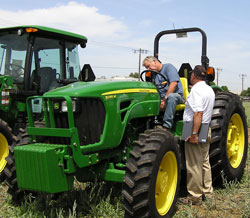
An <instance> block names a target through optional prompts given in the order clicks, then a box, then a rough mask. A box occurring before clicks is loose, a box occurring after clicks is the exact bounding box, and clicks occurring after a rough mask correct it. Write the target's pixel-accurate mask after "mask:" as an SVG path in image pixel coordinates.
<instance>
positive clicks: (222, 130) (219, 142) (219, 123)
mask: <svg viewBox="0 0 250 218" xmlns="http://www.w3.org/2000/svg"><path fill="white" fill-rule="evenodd" d="M234 118H236V120H234ZM230 121H231V122H230ZM234 121H236V122H235V123H234ZM232 124H233V125H234V126H236V128H234V126H233V127H232ZM235 124H236V125H235ZM210 126H211V130H212V137H211V144H210V164H211V168H212V175H213V181H214V184H216V185H222V182H223V178H225V179H226V180H227V181H228V182H229V181H239V180H240V179H241V177H242V175H243V173H244V168H245V165H246V159H247V149H248V129H247V121H246V116H245V109H244V107H243V105H242V102H241V101H240V98H239V96H238V95H235V94H233V93H230V92H217V93H216V98H215V104H214V109H213V115H212V120H211V125H210ZM236 134H239V135H240V136H241V140H240V141H239V144H238V145H239V147H240V148H241V151H242V152H241V153H242V154H240V155H238V159H237V160H236V162H235V163H237V164H236V165H234V162H233V159H232V157H234V156H232V155H231V153H230V146H231V144H235V143H236V142H233V141H230V140H231V138H233V139H234V138H236V139H238V138H237V135H236ZM236 154H237V153H236ZM235 157H237V156H235Z"/></svg>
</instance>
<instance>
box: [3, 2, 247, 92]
mask: <svg viewBox="0 0 250 218" xmlns="http://www.w3.org/2000/svg"><path fill="white" fill-rule="evenodd" d="M249 9H250V1H249V0H238V1H233V0H230V1H229V0H209V1H205V0H189V1H187V0H126V1H121V0H120V1H119V0H105V1H103V0H82V1H80V0H75V1H67V0H43V1H33V0H22V1H20V0H7V1H1V7H0V27H6V26H15V25H29V24H33V25H43V26H49V27H54V28H59V29H63V30H67V31H72V32H75V33H78V34H82V35H85V36H86V37H87V38H88V44H87V47H86V48H85V49H84V50H82V51H81V52H80V54H81V59H80V61H81V65H83V64H85V63H89V64H91V66H92V68H93V70H94V72H95V74H96V75H97V77H100V76H106V77H107V78H109V77H111V76H114V75H121V76H128V75H129V74H130V73H131V72H138V65H139V53H138V52H136V53H134V51H138V49H140V48H142V49H144V50H147V54H142V59H143V58H144V57H145V56H146V55H153V49H154V48H153V43H154V37H155V35H156V34H157V33H158V32H160V31H162V30H169V29H173V28H176V29H179V28H189V27H199V28H201V29H203V30H204V31H205V32H206V34H207V38H208V43H207V44H208V48H207V55H208V57H209V59H210V65H211V66H213V67H214V68H215V69H217V68H219V69H222V71H220V73H219V78H218V81H219V85H220V86H222V85H227V86H228V88H229V89H230V90H231V91H241V89H242V79H241V78H242V75H246V76H244V89H247V88H248V87H250V73H249V71H250V70H249V64H250V15H249V14H250V13H249ZM160 42H161V43H160V59H161V60H162V62H164V63H167V62H169V63H172V64H174V65H175V66H176V68H177V69H179V67H180V66H181V63H183V62H190V64H191V66H192V67H194V66H195V65H196V64H200V60H201V35H200V34H199V33H191V34H188V37H187V38H182V39H176V38H175V36H173V35H170V36H167V37H164V38H163V39H162V40H161V41H160ZM143 69H144V68H143V67H141V70H143ZM215 82H217V79H216V80H215Z"/></svg>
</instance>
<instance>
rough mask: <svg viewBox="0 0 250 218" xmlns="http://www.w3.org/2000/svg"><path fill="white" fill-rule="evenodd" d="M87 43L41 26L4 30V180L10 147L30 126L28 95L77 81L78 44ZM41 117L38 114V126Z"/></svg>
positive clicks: (0, 127)
mask: <svg viewBox="0 0 250 218" xmlns="http://www.w3.org/2000/svg"><path fill="white" fill-rule="evenodd" d="M86 42H87V39H86V38H85V37H84V36H80V35H77V34H73V33H69V32H65V31H61V30H56V29H52V28H46V27H41V26H18V27H8V28H1V29H0V181H2V180H3V179H4V175H5V173H4V172H3V171H4V169H5V166H6V164H7V160H6V158H7V159H8V156H9V148H8V146H9V145H15V143H16V137H15V136H17V135H18V134H20V131H19V130H20V128H22V129H25V127H26V125H27V112H26V99H27V97H29V96H32V95H42V94H43V93H45V92H47V91H49V90H51V89H54V88H57V87H60V86H63V85H66V84H68V83H70V82H75V81H77V80H78V77H79V73H80V71H81V70H80V65H79V57H78V48H77V47H78V45H81V46H82V47H85V45H86ZM39 104H40V102H39V100H37V101H36V102H34V105H33V107H37V106H38V105H39ZM41 120H42V117H39V116H37V117H36V121H37V122H36V124H37V125H38V126H39V125H43V124H42V122H41ZM39 123H40V124H39Z"/></svg>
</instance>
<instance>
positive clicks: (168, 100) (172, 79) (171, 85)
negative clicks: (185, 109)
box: [143, 56, 185, 129]
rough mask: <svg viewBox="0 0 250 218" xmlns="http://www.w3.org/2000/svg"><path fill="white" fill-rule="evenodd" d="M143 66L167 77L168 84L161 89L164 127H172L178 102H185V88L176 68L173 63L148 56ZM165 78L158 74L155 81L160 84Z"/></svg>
mask: <svg viewBox="0 0 250 218" xmlns="http://www.w3.org/2000/svg"><path fill="white" fill-rule="evenodd" d="M143 66H144V67H145V68H146V69H148V70H155V71H158V72H159V73H161V74H163V75H164V76H165V77H166V79H167V86H166V87H164V88H162V89H159V93H160V96H161V106H160V108H161V109H162V110H163V109H164V108H165V113H164V117H163V127H165V128H166V129H171V128H172V125H173V119H174V114H175V110H176V105H177V104H183V103H184V102H185V99H184V97H183V88H182V84H181V82H180V77H179V75H178V73H177V70H176V68H175V67H174V66H173V65H172V64H162V63H161V62H160V61H159V60H158V59H157V58H155V57H153V56H148V57H146V58H145V59H144V60H143ZM162 82H164V78H163V77H161V76H160V75H158V74H156V76H155V83H156V84H157V85H160V84H161V83H162Z"/></svg>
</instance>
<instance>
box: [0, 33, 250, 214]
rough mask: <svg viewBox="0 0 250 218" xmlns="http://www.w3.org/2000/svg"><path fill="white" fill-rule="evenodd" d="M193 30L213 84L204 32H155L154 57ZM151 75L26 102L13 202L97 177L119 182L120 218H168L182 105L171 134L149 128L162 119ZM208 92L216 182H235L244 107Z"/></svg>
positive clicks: (243, 150) (11, 180) (241, 163)
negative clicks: (169, 37)
mask: <svg viewBox="0 0 250 218" xmlns="http://www.w3.org/2000/svg"><path fill="white" fill-rule="evenodd" d="M194 31H198V32H200V33H201V34H202V58H201V62H202V65H203V66H205V67H206V69H207V70H208V72H209V75H208V78H207V79H208V82H211V81H212V80H213V79H214V72H213V68H210V67H209V61H208V58H207V56H206V34H205V33H204V32H203V31H202V30H201V29H199V28H188V29H179V30H167V31H163V32H160V33H159V34H158V35H157V36H156V38H155V46H154V55H155V57H158V48H159V40H160V38H161V36H163V35H166V34H176V33H186V32H194ZM190 68H191V66H190V65H189V64H186V63H185V64H183V65H182V66H181V68H180V71H179V74H180V76H181V82H182V84H183V87H184V92H185V94H184V95H185V97H187V95H188V81H189V74H188V72H189V70H190ZM191 69H192V68H191ZM82 73H83V72H82ZM154 73H158V72H155V71H149V72H148V71H144V72H142V75H141V78H142V79H143V80H144V81H136V82H125V81H123V82H119V81H116V82H108V81H106V82H95V81H90V82H76V83H72V84H70V85H67V86H64V87H60V88H57V89H54V90H52V91H49V92H46V93H45V94H43V96H33V97H28V98H27V114H28V121H29V125H28V128H27V131H28V134H29V136H28V135H23V137H22V138H20V139H19V143H18V144H17V145H16V146H15V148H14V152H13V151H11V153H10V160H9V161H8V164H7V166H6V168H7V169H8V172H9V174H8V175H6V179H5V181H6V184H7V185H8V186H9V192H10V193H11V194H12V196H13V198H16V197H18V194H20V192H21V190H29V191H33V192H46V193H52V194H53V193H59V192H64V191H69V190H72V188H73V182H74V179H77V180H78V181H80V182H87V181H92V180H95V179H96V178H98V179H100V180H105V181H112V182H120V183H123V189H122V195H123V198H124V201H123V206H124V209H125V217H156V218H160V217H171V216H172V215H173V213H174V209H175V203H176V201H177V198H178V192H179V189H180V183H181V172H182V171H184V172H185V157H184V155H183V154H184V152H183V149H184V148H183V146H184V142H183V141H182V140H181V134H182V128H183V120H182V115H183V110H184V108H185V104H183V105H178V106H177V110H176V115H175V119H174V126H173V128H172V130H171V131H172V133H170V132H168V131H165V130H161V129H157V128H154V127H155V125H156V124H158V123H159V122H160V121H161V120H162V119H161V117H162V115H163V114H162V112H161V111H160V96H159V94H158V88H161V87H158V86H157V87H156V85H155V84H154V80H153V76H152V74H154ZM144 76H145V77H144ZM82 77H84V76H82ZM92 77H93V76H92ZM162 85H164V84H162ZM213 88H214V90H215V92H216V100H215V105H214V110H213V118H212V121H211V129H212V142H211V150H210V161H211V165H212V171H213V179H214V180H218V179H219V178H220V177H222V176H224V177H225V178H226V179H228V180H240V179H241V177H242V175H243V172H244V167H245V163H246V156H247V147H248V141H247V140H248V138H247V124H246V117H245V112H244V108H243V107H242V103H241V102H240V100H239V98H238V96H237V95H234V94H232V93H229V92H223V91H222V90H221V89H220V87H216V86H214V87H213ZM37 99H40V102H41V104H40V108H39V111H42V112H41V113H42V114H43V116H44V119H45V126H44V127H41V126H40V127H39V126H38V127H37V126H36V125H35V117H36V116H37V115H36V112H37V111H38V109H36V108H34V106H33V105H34V102H35V101H37ZM182 180H185V178H182Z"/></svg>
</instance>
